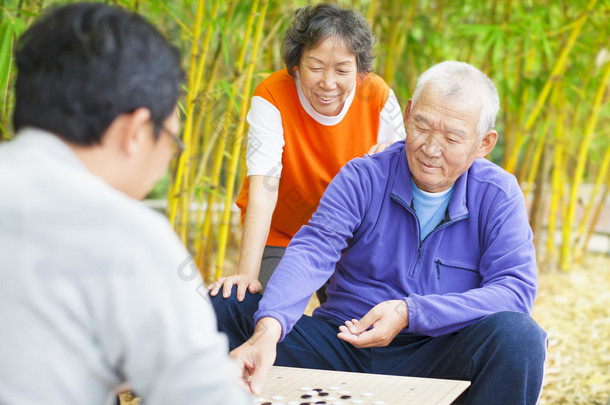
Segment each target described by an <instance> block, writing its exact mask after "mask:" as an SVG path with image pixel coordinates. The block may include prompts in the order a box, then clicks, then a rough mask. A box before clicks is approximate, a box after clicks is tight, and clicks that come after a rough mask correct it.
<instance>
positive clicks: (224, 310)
mask: <svg viewBox="0 0 610 405" xmlns="http://www.w3.org/2000/svg"><path fill="white" fill-rule="evenodd" d="M260 298H261V295H260V294H250V292H248V291H246V296H245V297H244V299H243V301H241V302H240V301H238V300H237V286H233V288H232V289H231V295H230V296H229V297H227V298H224V297H223V296H222V290H220V291H219V292H218V294H216V295H215V296H212V295H210V301H211V302H212V306H213V307H214V312H216V317H217V318H218V319H219V321H220V320H221V319H225V318H234V317H235V315H236V314H249V316H253V315H254V312H256V310H257V309H258V302H259V301H260ZM246 316H248V315H246Z"/></svg>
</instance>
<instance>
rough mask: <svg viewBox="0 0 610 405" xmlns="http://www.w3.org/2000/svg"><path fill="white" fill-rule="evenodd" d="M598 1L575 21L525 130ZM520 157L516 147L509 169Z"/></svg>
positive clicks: (556, 78)
mask: <svg viewBox="0 0 610 405" xmlns="http://www.w3.org/2000/svg"><path fill="white" fill-rule="evenodd" d="M596 3H597V0H590V1H589V4H588V5H587V9H586V11H585V12H584V13H583V14H582V15H581V16H580V17H578V19H577V20H576V22H575V23H574V28H573V29H572V32H570V36H569V38H568V40H567V43H566V44H565V46H564V47H563V48H562V49H561V52H560V54H559V58H557V62H556V63H555V66H554V67H553V70H552V71H551V74H550V76H549V77H548V79H547V81H546V82H545V83H544V86H543V88H542V91H541V92H540V94H539V96H538V99H537V100H536V104H535V106H534V109H533V111H532V112H531V113H530V115H529V117H528V119H527V121H526V123H525V125H524V128H523V131H524V132H528V131H529V130H530V129H531V128H532V126H533V125H534V123H535V122H536V119H537V118H538V115H539V114H540V111H542V108H543V107H544V105H545V102H546V99H547V97H548V95H549V93H550V91H551V88H552V86H553V83H554V82H555V81H557V80H559V79H560V78H561V77H562V76H563V72H564V70H565V66H566V63H567V60H568V55H569V54H570V51H571V50H572V48H573V47H574V44H575V43H576V38H578V36H579V35H580V31H581V30H582V27H583V25H584V24H585V22H586V21H587V18H588V17H589V14H590V12H591V10H592V9H593V7H595V4H596ZM518 157H519V149H517V148H515V149H514V150H513V153H512V155H511V156H510V158H509V160H508V162H507V164H506V170H507V171H509V172H513V171H514V170H515V166H516V165H517V159H518Z"/></svg>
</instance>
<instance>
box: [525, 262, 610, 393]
mask: <svg viewBox="0 0 610 405" xmlns="http://www.w3.org/2000/svg"><path fill="white" fill-rule="evenodd" d="M609 287H610V257H608V256H591V257H587V258H586V259H585V262H584V263H583V265H582V266H578V267H575V268H573V269H572V271H571V272H569V273H566V272H547V273H543V274H542V275H541V276H540V288H539V293H538V298H537V300H536V305H535V306H534V314H533V316H534V318H535V319H536V321H538V323H539V324H540V325H541V326H542V327H543V328H544V329H545V330H546V331H547V332H548V334H549V355H548V360H547V365H546V378H545V384H544V389H543V392H542V398H541V401H540V404H541V405H547V404H553V405H555V404H570V405H580V404H582V405H593V404H599V405H604V404H606V401H608V399H609V398H610V292H609V291H608V290H609Z"/></svg>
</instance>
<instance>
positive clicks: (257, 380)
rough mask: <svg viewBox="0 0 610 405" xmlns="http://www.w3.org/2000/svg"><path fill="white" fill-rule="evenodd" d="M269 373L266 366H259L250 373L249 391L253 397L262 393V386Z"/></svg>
mask: <svg viewBox="0 0 610 405" xmlns="http://www.w3.org/2000/svg"><path fill="white" fill-rule="evenodd" d="M268 372H269V367H268V366H266V365H265V366H263V365H260V366H259V367H256V368H255V369H254V373H252V379H251V380H250V391H252V393H253V394H255V395H260V394H261V393H262V392H263V385H264V384H265V379H266V378H267V373H268Z"/></svg>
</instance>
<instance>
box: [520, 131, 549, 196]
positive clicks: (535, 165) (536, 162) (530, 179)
mask: <svg viewBox="0 0 610 405" xmlns="http://www.w3.org/2000/svg"><path fill="white" fill-rule="evenodd" d="M550 125H551V120H545V121H544V123H543V126H542V130H541V132H540V136H539V137H538V139H537V140H536V147H535V151H534V157H533V159H532V167H531V169H530V170H529V171H528V172H529V175H528V176H527V180H526V182H525V190H524V191H523V194H524V195H525V198H526V199H527V197H528V195H529V192H530V189H531V187H532V184H533V183H534V179H535V177H536V173H537V172H538V169H539V166H540V159H541V157H542V152H543V150H544V147H545V144H546V134H547V132H548V130H549V126H550Z"/></svg>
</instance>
